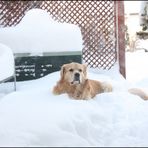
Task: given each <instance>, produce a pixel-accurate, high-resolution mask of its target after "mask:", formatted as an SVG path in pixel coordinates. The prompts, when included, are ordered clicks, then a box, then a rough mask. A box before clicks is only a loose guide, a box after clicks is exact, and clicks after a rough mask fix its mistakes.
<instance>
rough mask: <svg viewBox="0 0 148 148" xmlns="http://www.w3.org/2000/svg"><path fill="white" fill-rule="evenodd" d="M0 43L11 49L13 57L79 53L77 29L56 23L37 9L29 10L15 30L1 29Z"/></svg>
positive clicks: (80, 40)
mask: <svg viewBox="0 0 148 148" xmlns="http://www.w3.org/2000/svg"><path fill="white" fill-rule="evenodd" d="M0 42H1V43H4V44H6V45H8V46H9V47H10V48H12V50H13V52H14V53H43V52H59V51H67V52H70V51H81V50H82V35H81V31H80V28H79V27H78V26H76V25H73V24H69V23H60V22H57V21H55V20H53V19H52V18H51V16H50V15H49V14H48V12H47V11H45V10H41V9H31V10H29V11H28V12H27V13H26V14H25V16H24V17H23V19H22V20H21V22H20V23H19V24H18V25H17V26H15V27H7V28H1V29H0Z"/></svg>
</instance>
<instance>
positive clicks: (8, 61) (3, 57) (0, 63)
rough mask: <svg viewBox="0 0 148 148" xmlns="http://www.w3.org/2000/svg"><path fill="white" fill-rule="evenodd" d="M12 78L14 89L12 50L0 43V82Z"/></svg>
mask: <svg viewBox="0 0 148 148" xmlns="http://www.w3.org/2000/svg"><path fill="white" fill-rule="evenodd" d="M11 78H14V89H15V90H16V79H15V64H14V55H13V52H12V50H11V49H10V48H9V47H7V46H6V45H4V44H1V43H0V83H2V82H5V81H7V80H9V79H11Z"/></svg>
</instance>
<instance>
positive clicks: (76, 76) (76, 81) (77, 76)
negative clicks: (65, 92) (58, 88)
mask: <svg viewBox="0 0 148 148" xmlns="http://www.w3.org/2000/svg"><path fill="white" fill-rule="evenodd" d="M71 84H80V74H79V73H75V74H74V80H73V82H71Z"/></svg>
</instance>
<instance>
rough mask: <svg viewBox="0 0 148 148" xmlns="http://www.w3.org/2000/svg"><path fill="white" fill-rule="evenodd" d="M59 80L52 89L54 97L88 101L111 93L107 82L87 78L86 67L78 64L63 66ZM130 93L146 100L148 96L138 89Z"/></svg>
mask: <svg viewBox="0 0 148 148" xmlns="http://www.w3.org/2000/svg"><path fill="white" fill-rule="evenodd" d="M60 75H61V78H60V80H59V81H58V82H57V84H56V86H54V88H53V93H54V94H55V95H60V94H63V93H67V94H68V95H69V97H71V98H74V99H83V100H86V99H90V98H94V97H95V96H96V95H97V94H100V93H104V92H112V91H113V87H112V85H111V84H110V83H108V82H100V81H96V80H90V79H88V78H87V66H86V65H85V64H79V63H75V62H72V63H69V64H64V65H63V66H62V68H61V71H60ZM129 92H130V93H132V94H135V95H138V96H140V97H141V98H143V99H144V100H147V99H148V96H147V95H146V94H145V93H144V92H143V91H142V90H140V89H137V88H133V89H130V90H129Z"/></svg>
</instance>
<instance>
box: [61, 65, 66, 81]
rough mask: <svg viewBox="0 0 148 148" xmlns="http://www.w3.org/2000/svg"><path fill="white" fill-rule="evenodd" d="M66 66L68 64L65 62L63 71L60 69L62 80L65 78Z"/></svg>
mask: <svg viewBox="0 0 148 148" xmlns="http://www.w3.org/2000/svg"><path fill="white" fill-rule="evenodd" d="M65 67H66V64H64V65H63V66H62V67H61V71H60V74H61V80H62V79H64V73H65Z"/></svg>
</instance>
